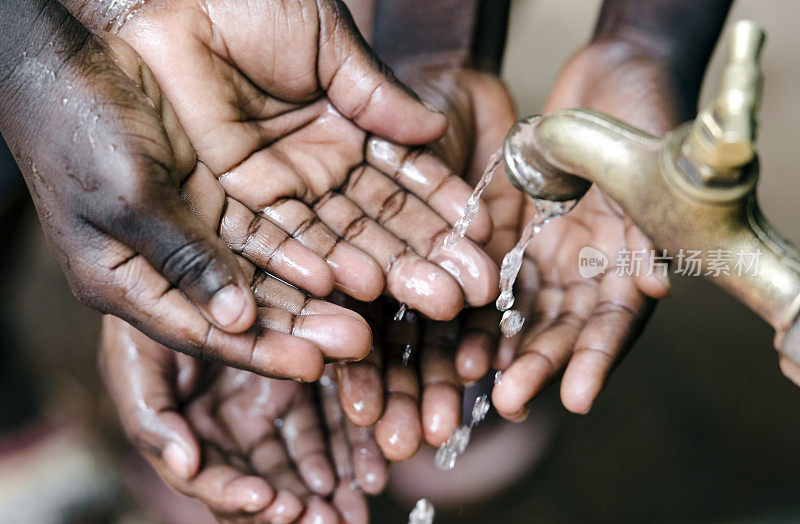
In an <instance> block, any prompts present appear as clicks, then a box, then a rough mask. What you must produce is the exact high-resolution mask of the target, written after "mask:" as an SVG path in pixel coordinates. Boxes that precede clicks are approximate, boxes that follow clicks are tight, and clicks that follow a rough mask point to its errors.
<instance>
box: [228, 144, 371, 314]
mask: <svg viewBox="0 0 800 524" xmlns="http://www.w3.org/2000/svg"><path fill="white" fill-rule="evenodd" d="M285 147H289V146H288V145H286V146H285ZM297 148H299V150H300V151H306V150H307V149H308V144H307V143H306V142H302V141H301V143H300V144H298V146H297ZM343 149H344V148H343ZM357 152H358V153H359V154H360V149H358V150H357ZM292 154H295V155H296V154H297V153H296V150H292V149H291V148H289V150H288V151H284V149H282V148H280V147H278V146H277V145H276V146H274V147H272V148H269V149H264V150H261V151H258V152H256V153H254V154H253V155H252V156H250V157H249V158H248V159H247V160H246V161H245V162H243V163H241V164H239V165H238V166H236V167H234V168H232V169H230V170H229V171H227V172H225V173H224V174H222V175H220V177H219V182H220V184H221V185H222V187H224V188H225V191H227V192H228V193H229V194H231V195H235V196H236V198H237V200H238V201H239V202H241V203H242V204H243V205H245V206H246V207H247V208H249V209H250V210H251V211H253V212H255V213H259V214H260V215H261V216H263V217H264V218H266V219H268V220H269V221H270V222H272V223H274V224H275V225H277V226H278V227H280V228H281V229H282V230H283V231H284V232H286V233H287V234H288V235H290V236H292V237H293V238H295V239H296V240H298V241H299V242H300V243H302V244H303V245H304V246H305V247H307V248H308V249H310V250H311V251H313V252H314V253H316V255H317V256H318V257H320V258H322V259H324V260H325V261H326V262H327V263H328V265H329V267H330V268H331V270H332V272H333V274H334V276H335V279H336V285H337V287H338V288H339V289H341V290H342V291H345V292H346V293H348V294H352V295H353V296H355V297H356V298H358V299H360V300H373V299H374V298H376V297H377V296H378V294H380V292H381V291H382V290H383V285H384V280H383V274H382V271H381V270H380V267H378V265H377V264H376V262H375V261H374V260H372V257H370V256H369V255H367V254H366V253H364V252H363V251H361V250H359V249H357V248H355V247H353V246H352V245H350V244H349V243H348V242H346V241H343V240H342V238H341V237H340V235H338V234H336V233H334V232H332V231H331V230H330V228H329V227H328V226H327V225H326V224H325V223H323V222H321V221H320V220H319V218H318V217H317V215H316V214H315V213H314V212H313V211H312V210H311V209H309V207H308V206H307V205H306V204H305V203H303V202H302V201H301V200H300V198H301V197H304V196H306V193H307V192H308V189H307V188H306V185H305V182H304V181H303V178H305V179H309V180H315V179H316V178H317V177H318V175H317V174H316V173H306V172H305V170H303V169H302V164H300V163H298V162H295V163H287V161H286V159H287V158H289V157H291V155H292ZM328 154H330V152H329V151H328ZM327 160H329V159H327ZM357 161H358V160H354V162H357ZM349 162H350V160H349V159H342V160H341V162H340V163H341V164H342V165H341V166H339V165H337V166H335V167H330V169H332V170H338V169H341V170H342V171H343V174H342V178H343V177H344V174H346V172H347V167H346V166H347V165H350V164H349ZM298 172H300V173H305V177H303V178H301V177H300V176H298ZM326 180H327V179H326ZM327 189H328V187H327V186H326V187H325V190H327ZM308 198H309V200H310V201H313V195H312V196H309V197H308Z"/></svg>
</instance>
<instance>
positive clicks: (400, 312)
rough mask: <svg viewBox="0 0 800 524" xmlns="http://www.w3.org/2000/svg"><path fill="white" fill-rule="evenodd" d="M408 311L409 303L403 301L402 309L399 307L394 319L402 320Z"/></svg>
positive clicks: (396, 320)
mask: <svg viewBox="0 0 800 524" xmlns="http://www.w3.org/2000/svg"><path fill="white" fill-rule="evenodd" d="M406 311H408V304H406V303H405V302H401V303H400V309H398V310H397V313H395V314H394V321H395V322H402V321H403V318H404V317H405V316H406Z"/></svg>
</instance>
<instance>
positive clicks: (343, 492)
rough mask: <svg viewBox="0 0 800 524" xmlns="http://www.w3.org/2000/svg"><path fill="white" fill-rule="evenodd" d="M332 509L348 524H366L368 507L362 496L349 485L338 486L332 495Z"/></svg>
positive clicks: (356, 489)
mask: <svg viewBox="0 0 800 524" xmlns="http://www.w3.org/2000/svg"><path fill="white" fill-rule="evenodd" d="M333 507H335V508H336V510H337V511H338V512H339V515H341V516H342V520H344V521H345V522H347V523H348V524H367V523H368V522H369V506H368V505H367V499H366V497H365V496H364V494H363V493H362V492H361V491H360V490H359V489H358V488H356V487H354V486H351V485H350V484H339V485H338V486H336V491H334V493H333Z"/></svg>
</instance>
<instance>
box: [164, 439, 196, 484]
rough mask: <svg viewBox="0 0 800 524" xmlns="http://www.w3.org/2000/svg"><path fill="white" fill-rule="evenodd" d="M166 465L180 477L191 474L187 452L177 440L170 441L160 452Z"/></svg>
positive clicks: (184, 477)
mask: <svg viewBox="0 0 800 524" xmlns="http://www.w3.org/2000/svg"><path fill="white" fill-rule="evenodd" d="M161 456H162V458H163V459H164V462H165V463H166V465H167V467H169V469H171V470H172V471H173V472H174V473H175V474H176V475H178V476H179V477H181V478H182V479H188V478H189V476H190V475H191V474H192V473H191V470H190V465H189V453H187V452H186V450H185V449H184V448H183V446H181V445H180V444H178V443H177V442H170V443H169V444H167V447H165V448H164V452H163V453H162V454H161Z"/></svg>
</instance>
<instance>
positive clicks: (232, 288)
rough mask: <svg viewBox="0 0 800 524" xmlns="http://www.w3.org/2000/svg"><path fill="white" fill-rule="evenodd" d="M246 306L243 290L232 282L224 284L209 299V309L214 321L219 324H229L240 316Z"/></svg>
mask: <svg viewBox="0 0 800 524" xmlns="http://www.w3.org/2000/svg"><path fill="white" fill-rule="evenodd" d="M245 307H247V296H246V295H245V292H244V290H242V289H241V288H239V286H236V285H234V284H231V285H229V286H225V287H224V288H222V289H221V290H220V291H218V292H217V294H216V295H214V298H212V299H211V305H210V306H209V310H210V311H211V316H212V317H214V321H215V322H216V323H217V324H219V325H220V326H223V327H224V326H230V325H231V324H233V323H234V322H236V321H237V320H239V317H241V316H242V313H243V312H244V309H245Z"/></svg>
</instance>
